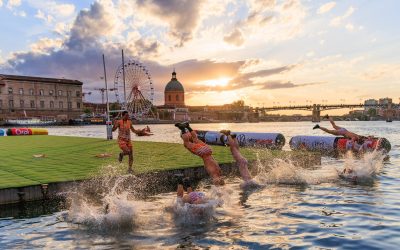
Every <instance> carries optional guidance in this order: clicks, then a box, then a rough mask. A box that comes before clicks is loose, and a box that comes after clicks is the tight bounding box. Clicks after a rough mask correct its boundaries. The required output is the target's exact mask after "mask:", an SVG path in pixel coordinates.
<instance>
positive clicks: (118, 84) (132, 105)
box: [114, 60, 154, 120]
mask: <svg viewBox="0 0 400 250" xmlns="http://www.w3.org/2000/svg"><path fill="white" fill-rule="evenodd" d="M124 68H125V70H124ZM124 71H125V84H124ZM124 86H125V87H124ZM114 88H115V91H114V93H115V96H116V98H117V101H118V103H119V104H120V105H121V108H122V109H124V110H127V111H128V112H129V115H130V116H132V117H134V118H135V119H138V120H141V119H142V118H145V117H148V116H149V115H150V116H151V114H152V110H151V108H152V106H153V100H154V86H153V82H152V81H151V76H150V73H149V71H148V70H147V69H146V67H145V66H144V65H143V64H142V63H141V62H139V61H136V60H129V61H128V62H125V65H124V67H123V65H122V64H121V65H120V66H119V67H118V69H117V72H116V73H115V79H114Z"/></svg>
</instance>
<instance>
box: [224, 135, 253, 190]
mask: <svg viewBox="0 0 400 250" xmlns="http://www.w3.org/2000/svg"><path fill="white" fill-rule="evenodd" d="M220 133H221V134H224V135H226V137H227V138H228V145H229V148H230V150H231V153H232V156H233V159H235V161H236V165H237V166H238V167H239V172H240V175H241V176H242V179H243V181H244V183H242V184H241V185H240V186H241V187H242V188H243V187H246V186H257V185H258V184H257V183H256V182H255V181H254V180H253V178H252V177H251V174H250V172H249V168H248V162H247V159H246V158H245V157H244V156H243V155H242V154H241V153H240V150H239V142H238V140H237V139H236V134H231V131H230V130H221V131H220Z"/></svg>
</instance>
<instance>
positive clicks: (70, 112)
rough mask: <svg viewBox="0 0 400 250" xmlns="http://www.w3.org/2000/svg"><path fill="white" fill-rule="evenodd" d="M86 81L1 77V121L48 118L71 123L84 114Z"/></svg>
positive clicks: (15, 76) (14, 76) (0, 75)
mask: <svg viewBox="0 0 400 250" xmlns="http://www.w3.org/2000/svg"><path fill="white" fill-rule="evenodd" d="M82 107H83V105H82V82H80V81H77V80H69V79H56V78H44V77H33V76H19V75H4V74H0V120H5V119H10V118H22V117H41V118H42V117H48V118H54V119H57V120H68V119H74V118H77V117H79V115H80V114H82Z"/></svg>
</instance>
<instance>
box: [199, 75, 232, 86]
mask: <svg viewBox="0 0 400 250" xmlns="http://www.w3.org/2000/svg"><path fill="white" fill-rule="evenodd" d="M230 80H231V78H228V77H221V78H218V79H212V80H207V81H202V82H199V84H201V85H204V86H209V87H217V86H221V87H223V86H226V85H228V83H229V81H230Z"/></svg>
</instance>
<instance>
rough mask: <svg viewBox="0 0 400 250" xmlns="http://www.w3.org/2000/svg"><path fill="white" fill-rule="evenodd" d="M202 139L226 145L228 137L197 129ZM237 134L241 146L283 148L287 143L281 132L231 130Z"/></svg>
mask: <svg viewBox="0 0 400 250" xmlns="http://www.w3.org/2000/svg"><path fill="white" fill-rule="evenodd" d="M196 132H197V135H198V137H199V139H200V140H202V141H204V142H205V143H207V144H211V145H220V146H223V145H226V144H228V138H227V137H226V136H225V135H224V134H221V133H219V132H216V131H203V130H199V131H196ZM231 133H232V134H236V139H237V140H238V142H239V145H240V146H241V147H243V146H252V147H265V148H270V149H282V147H283V146H284V145H285V137H284V136H283V135H282V134H279V133H252V132H231Z"/></svg>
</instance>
